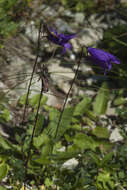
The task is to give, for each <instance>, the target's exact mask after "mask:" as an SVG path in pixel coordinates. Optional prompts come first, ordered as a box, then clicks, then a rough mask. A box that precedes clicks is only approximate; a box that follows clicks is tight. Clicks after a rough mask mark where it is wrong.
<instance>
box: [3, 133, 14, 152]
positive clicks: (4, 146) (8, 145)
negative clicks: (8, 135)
mask: <svg viewBox="0 0 127 190" xmlns="http://www.w3.org/2000/svg"><path fill="white" fill-rule="evenodd" d="M0 147H2V148H4V149H5V150H9V149H11V148H12V145H11V144H10V143H9V142H8V141H7V140H6V139H5V138H4V137H2V136H0Z"/></svg>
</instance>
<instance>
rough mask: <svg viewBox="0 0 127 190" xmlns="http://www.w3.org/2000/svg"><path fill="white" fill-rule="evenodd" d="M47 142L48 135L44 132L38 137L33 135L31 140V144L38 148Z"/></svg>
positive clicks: (48, 140)
mask: <svg viewBox="0 0 127 190" xmlns="http://www.w3.org/2000/svg"><path fill="white" fill-rule="evenodd" d="M49 142H50V139H49V137H48V136H47V135H46V134H44V133H42V134H41V135H39V136H38V137H34V140H33V144H34V146H35V147H36V148H39V147H40V146H42V145H44V144H48V143H49Z"/></svg>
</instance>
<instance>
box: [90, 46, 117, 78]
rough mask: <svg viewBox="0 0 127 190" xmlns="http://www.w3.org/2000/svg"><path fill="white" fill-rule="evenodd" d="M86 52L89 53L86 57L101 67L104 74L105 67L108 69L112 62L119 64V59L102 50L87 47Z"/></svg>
mask: <svg viewBox="0 0 127 190" xmlns="http://www.w3.org/2000/svg"><path fill="white" fill-rule="evenodd" d="M87 52H88V53H89V54H90V55H89V56H88V58H89V59H90V60H91V61H92V62H94V63H95V64H97V65H99V66H101V67H102V68H103V70H104V75H106V67H107V68H108V70H109V71H110V70H111V68H112V63H115V64H120V60H119V59H118V58H117V57H115V56H114V55H112V54H110V53H108V52H105V51H103V50H100V49H96V48H92V47H88V48H87Z"/></svg>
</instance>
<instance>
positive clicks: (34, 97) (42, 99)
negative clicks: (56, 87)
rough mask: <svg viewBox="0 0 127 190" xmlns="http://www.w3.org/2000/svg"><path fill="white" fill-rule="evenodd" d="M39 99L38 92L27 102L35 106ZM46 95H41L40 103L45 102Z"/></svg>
mask: <svg viewBox="0 0 127 190" xmlns="http://www.w3.org/2000/svg"><path fill="white" fill-rule="evenodd" d="M39 99H40V94H35V95H33V96H32V97H30V99H29V104H30V105H31V106H33V107H37V106H38V103H39ZM47 99H48V98H47V97H46V96H42V98H41V103H40V105H41V106H42V105H44V104H45V103H46V102H47Z"/></svg>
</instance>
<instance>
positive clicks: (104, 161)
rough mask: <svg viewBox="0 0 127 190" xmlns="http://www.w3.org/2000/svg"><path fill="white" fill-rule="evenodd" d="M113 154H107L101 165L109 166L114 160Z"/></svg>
mask: <svg viewBox="0 0 127 190" xmlns="http://www.w3.org/2000/svg"><path fill="white" fill-rule="evenodd" d="M113 154H114V153H113V152H109V153H108V154H106V155H105V156H104V158H103V159H102V160H101V164H102V166H104V165H105V164H107V163H108V162H109V161H110V160H112V156H113Z"/></svg>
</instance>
